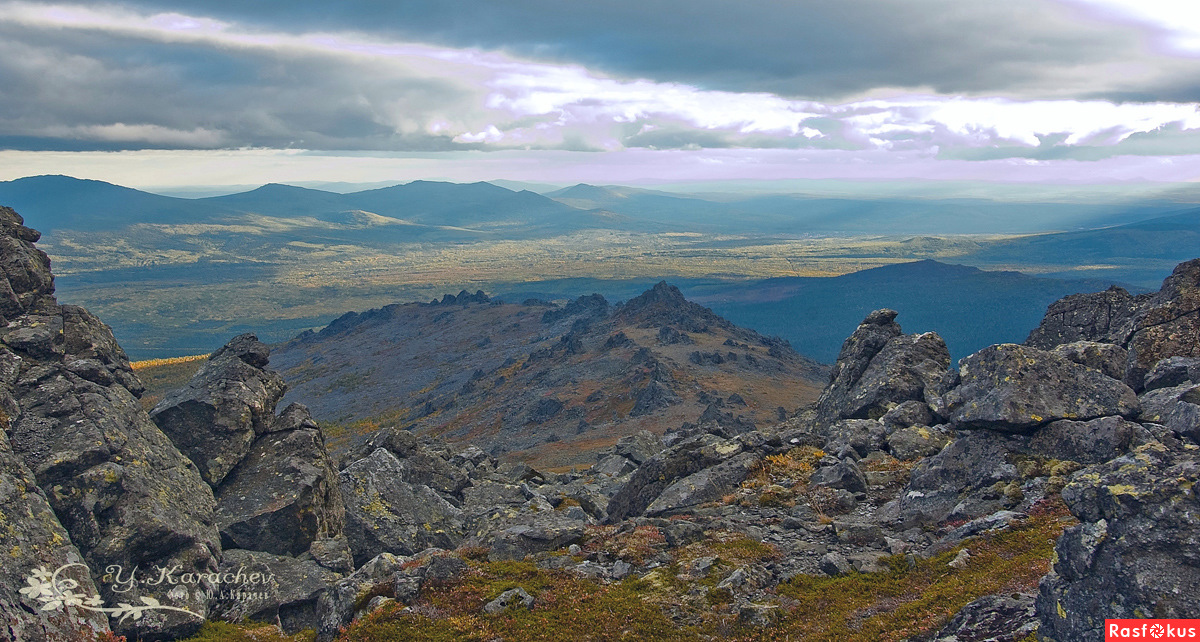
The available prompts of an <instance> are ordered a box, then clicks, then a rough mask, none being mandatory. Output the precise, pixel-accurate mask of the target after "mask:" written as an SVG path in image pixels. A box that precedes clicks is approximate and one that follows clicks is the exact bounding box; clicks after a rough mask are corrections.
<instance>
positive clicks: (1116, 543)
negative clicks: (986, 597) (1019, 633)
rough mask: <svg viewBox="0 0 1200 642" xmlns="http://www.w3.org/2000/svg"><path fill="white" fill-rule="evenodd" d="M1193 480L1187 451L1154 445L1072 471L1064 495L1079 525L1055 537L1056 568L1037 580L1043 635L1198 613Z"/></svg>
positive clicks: (1198, 505) (1199, 462)
mask: <svg viewBox="0 0 1200 642" xmlns="http://www.w3.org/2000/svg"><path fill="white" fill-rule="evenodd" d="M1198 475H1200V457H1198V456H1197V455H1196V453H1195V451H1194V450H1179V451H1174V450H1171V449H1169V448H1167V447H1165V446H1164V445H1162V444H1158V443H1151V444H1147V445H1144V446H1141V447H1139V448H1138V449H1137V450H1136V451H1135V452H1133V453H1130V454H1128V455H1125V456H1123V457H1120V458H1117V459H1114V460H1112V461H1111V462H1108V463H1106V464H1102V465H1100V466H1098V467H1096V468H1094V469H1088V470H1083V471H1080V472H1079V473H1076V474H1075V476H1074V477H1073V478H1072V479H1071V483H1069V484H1068V485H1067V486H1066V487H1065V488H1063V492H1062V495H1063V499H1064V500H1066V502H1067V505H1068V506H1069V507H1070V508H1071V512H1072V513H1073V514H1074V515H1075V516H1076V517H1078V518H1079V520H1080V522H1081V523H1080V524H1079V525H1078V526H1073V527H1071V528H1069V529H1068V530H1067V531H1066V532H1065V533H1064V534H1063V536H1062V537H1061V538H1060V539H1059V540H1058V545H1057V546H1056V548H1055V552H1056V556H1057V560H1056V562H1055V564H1054V568H1053V571H1052V572H1051V573H1050V574H1049V575H1047V576H1046V577H1045V578H1043V579H1042V583H1041V587H1040V591H1039V596H1038V609H1037V610H1038V614H1039V617H1040V618H1041V622H1042V626H1041V628H1040V629H1039V635H1040V636H1042V637H1044V638H1045V639H1048V640H1055V641H1057V642H1075V641H1077V640H1078V641H1081V640H1095V639H1099V638H1100V637H1102V636H1103V635H1104V620H1105V619H1106V618H1108V619H1120V618H1144V617H1156V618H1189V617H1192V616H1194V615H1195V608H1196V606H1195V599H1196V596H1198V595H1200V548H1197V543H1198V542H1200V521H1198V520H1197V517H1196V515H1197V513H1198V512H1200V502H1198V501H1197V498H1196V493H1195V492H1194V490H1193V488H1192V484H1193V482H1194V480H1195V479H1196V478H1197V476H1198Z"/></svg>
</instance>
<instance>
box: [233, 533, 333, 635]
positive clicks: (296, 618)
mask: <svg viewBox="0 0 1200 642" xmlns="http://www.w3.org/2000/svg"><path fill="white" fill-rule="evenodd" d="M218 577H219V579H220V580H221V582H220V589H219V590H218V591H217V594H216V599H215V603H214V606H213V611H212V617H214V618H217V619H221V620H225V621H227V622H243V621H245V620H253V621H256V622H278V623H279V624H280V625H281V626H282V627H283V630H284V631H285V632H287V633H289V634H290V633H296V632H298V631H301V630H304V629H316V628H317V626H318V624H319V621H318V618H317V602H318V600H319V599H320V598H321V596H322V595H324V594H325V592H326V591H327V590H328V589H329V587H330V585H332V584H333V583H334V582H336V581H337V580H339V579H341V575H339V574H338V573H335V572H333V571H330V570H329V569H326V568H322V567H321V566H319V565H317V563H316V562H313V561H312V560H298V559H295V558H293V557H286V556H280V555H272V554H270V553H264V552H261V551H244V550H239V549H232V550H227V551H225V554H224V559H222V560H221V568H220V575H219V576H218Z"/></svg>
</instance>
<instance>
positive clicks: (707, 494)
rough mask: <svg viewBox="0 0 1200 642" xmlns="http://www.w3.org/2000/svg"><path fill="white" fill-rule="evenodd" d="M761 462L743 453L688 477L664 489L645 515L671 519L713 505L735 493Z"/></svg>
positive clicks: (756, 457) (750, 454)
mask: <svg viewBox="0 0 1200 642" xmlns="http://www.w3.org/2000/svg"><path fill="white" fill-rule="evenodd" d="M761 461H762V459H761V458H760V457H759V456H757V455H755V454H754V453H749V452H743V453H741V454H739V455H737V456H736V457H734V458H732V459H730V460H728V461H725V462H721V463H719V464H717V465H716V466H712V467H710V468H705V469H704V470H701V471H699V472H696V473H692V474H691V475H688V476H687V477H684V478H683V479H680V480H677V481H675V482H674V483H673V484H671V485H670V486H667V488H666V489H664V490H663V492H662V493H661V494H660V495H659V496H658V497H656V498H655V499H654V501H652V502H650V505H649V506H647V507H646V510H645V514H646V515H647V516H649V517H660V516H667V515H673V514H676V513H681V512H686V511H688V510H689V509H692V508H695V507H696V506H699V505H700V504H703V503H705V502H711V501H716V500H718V499H720V498H721V497H722V496H724V495H727V494H729V493H731V492H733V491H735V490H737V488H738V486H739V485H740V484H741V483H742V482H743V481H746V478H747V477H749V476H750V473H751V472H753V471H754V469H755V467H756V466H758V465H759V462H761Z"/></svg>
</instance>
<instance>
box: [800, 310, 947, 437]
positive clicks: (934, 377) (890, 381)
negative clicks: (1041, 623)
mask: <svg viewBox="0 0 1200 642" xmlns="http://www.w3.org/2000/svg"><path fill="white" fill-rule="evenodd" d="M896 314H897V313H896V312H895V311H894V310H876V311H874V312H872V313H871V314H870V315H868V316H867V318H866V319H864V320H863V322H862V324H860V325H859V326H858V329H856V330H855V331H854V333H853V334H851V335H850V337H849V338H847V339H846V342H845V343H844V344H843V345H842V350H841V353H840V354H839V355H838V360H837V363H836V364H835V365H834V367H833V371H832V372H831V374H830V380H829V385H828V386H827V387H826V388H825V390H824V392H822V393H821V398H820V399H819V400H818V401H817V420H818V422H821V423H828V422H832V421H836V420H838V419H878V418H880V417H882V416H883V415H884V414H886V413H887V412H888V411H889V410H891V409H892V408H894V407H895V406H897V405H899V404H901V403H904V402H906V401H921V402H924V401H925V399H926V390H927V389H930V390H933V389H935V388H936V387H937V385H938V384H939V383H940V382H941V380H942V377H943V375H945V373H946V371H947V369H949V367H950V351H949V350H948V349H947V348H946V343H945V341H943V340H942V338H941V337H939V336H938V335H937V334H936V333H933V332H926V333H924V334H911V335H905V334H903V333H902V332H901V330H900V326H899V325H898V324H897V323H896V322H895V318H896ZM940 392H941V391H937V393H938V394H940Z"/></svg>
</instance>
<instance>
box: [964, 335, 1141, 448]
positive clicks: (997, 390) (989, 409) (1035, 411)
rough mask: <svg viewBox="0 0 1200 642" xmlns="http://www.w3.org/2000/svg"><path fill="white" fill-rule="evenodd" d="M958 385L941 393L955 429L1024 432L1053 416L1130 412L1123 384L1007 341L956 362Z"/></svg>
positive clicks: (1132, 400)
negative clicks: (957, 365) (957, 366)
mask: <svg viewBox="0 0 1200 642" xmlns="http://www.w3.org/2000/svg"><path fill="white" fill-rule="evenodd" d="M959 371H960V374H961V383H960V384H959V386H958V387H957V388H955V389H953V390H951V391H950V392H948V393H946V394H945V395H943V399H944V400H945V402H946V407H947V410H948V412H949V416H950V421H951V423H952V425H953V426H954V427H955V428H988V429H991V430H999V431H1004V432H1030V431H1032V430H1033V429H1034V428H1037V427H1038V426H1042V425H1045V424H1047V423H1050V422H1052V421H1057V420H1059V419H1075V420H1080V421H1086V420H1089V419H1095V418H1096V417H1105V416H1110V415H1120V416H1124V417H1133V416H1136V415H1137V413H1138V411H1139V410H1140V406H1139V404H1138V399H1137V396H1136V395H1135V394H1134V392H1133V390H1131V389H1130V388H1129V386H1126V385H1125V384H1123V383H1121V382H1120V381H1117V380H1115V379H1112V378H1111V377H1107V376H1105V375H1103V374H1101V373H1100V372H1099V371H1097V370H1093V369H1091V368H1087V367H1085V366H1081V365H1079V364H1077V363H1074V362H1072V361H1068V360H1067V359H1065V358H1063V357H1060V356H1058V355H1056V354H1053V353H1050V352H1045V351H1042V350H1038V349H1036V348H1030V347H1027V346H1022V345H1017V344H1013V343H1005V344H1000V345H994V346H990V347H987V348H984V349H983V350H980V351H979V352H976V353H975V354H973V355H970V356H968V357H966V358H964V359H963V360H962V361H961V362H960V363H959Z"/></svg>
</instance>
